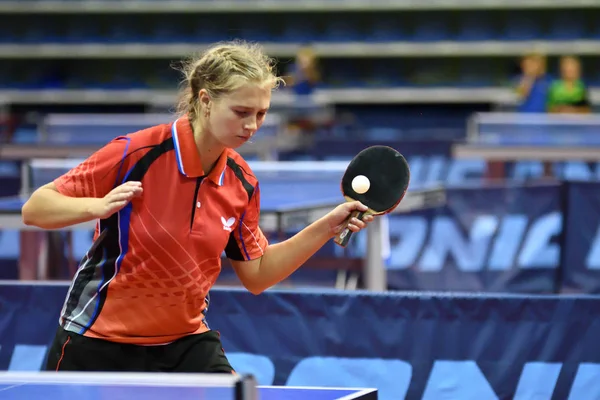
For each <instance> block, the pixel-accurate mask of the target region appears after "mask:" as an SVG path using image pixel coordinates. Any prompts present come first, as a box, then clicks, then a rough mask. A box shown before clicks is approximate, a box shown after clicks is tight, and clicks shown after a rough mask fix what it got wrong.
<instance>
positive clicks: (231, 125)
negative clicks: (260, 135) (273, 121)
mask: <svg viewBox="0 0 600 400" xmlns="http://www.w3.org/2000/svg"><path fill="white" fill-rule="evenodd" d="M270 104H271V86H270V85H269V84H262V85H260V84H252V83H249V84H246V85H244V86H242V87H240V88H239V89H237V90H235V91H233V92H231V93H228V94H226V95H224V96H222V97H220V98H218V99H217V100H216V101H211V102H210V109H209V117H208V121H207V124H208V129H209V131H210V132H211V133H212V135H213V136H214V137H215V139H217V140H218V141H219V142H220V143H221V144H223V145H224V146H225V147H229V148H233V149H234V148H237V147H240V146H241V145H243V144H244V143H246V142H247V141H248V140H249V139H250V138H251V137H252V136H254V134H255V133H256V131H258V129H259V128H260V127H261V125H262V124H263V122H264V120H265V117H266V115H267V110H268V109H269V106H270Z"/></svg>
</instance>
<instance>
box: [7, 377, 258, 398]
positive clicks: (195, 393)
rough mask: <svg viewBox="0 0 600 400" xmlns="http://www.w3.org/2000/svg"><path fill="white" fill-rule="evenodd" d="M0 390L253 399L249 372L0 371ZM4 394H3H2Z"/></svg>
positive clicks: (34, 394)
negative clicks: (217, 373) (247, 373)
mask: <svg viewBox="0 0 600 400" xmlns="http://www.w3.org/2000/svg"><path fill="white" fill-rule="evenodd" d="M0 391H2V392H3V393H6V395H5V397H6V396H8V398H12V399H37V398H42V397H40V395H41V393H45V394H44V397H43V398H60V399H66V398H73V397H78V398H82V397H81V396H82V394H83V398H85V399H92V398H94V399H95V398H116V397H119V398H136V397H140V398H147V399H159V398H170V397H171V396H173V395H175V396H181V397H184V398H198V399H205V398H218V399H223V400H256V399H257V396H258V389H257V382H256V379H255V378H254V377H253V376H252V375H239V374H238V375H227V374H221V375H215V374H181V375H179V374H166V373H119V374H115V373H109V372H93V373H90V372H60V373H58V374H57V373H55V372H48V371H42V372H14V371H6V372H0ZM3 398H4V397H3Z"/></svg>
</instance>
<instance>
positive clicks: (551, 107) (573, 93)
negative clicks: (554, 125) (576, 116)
mask: <svg viewBox="0 0 600 400" xmlns="http://www.w3.org/2000/svg"><path fill="white" fill-rule="evenodd" d="M547 108H548V111H549V112H552V113H588V112H590V101H589V96H588V89H587V87H586V85H585V83H584V82H583V81H582V79H581V63H580V62H579V59H578V58H576V57H574V56H564V57H562V58H561V59H560V79H557V80H555V81H554V82H552V84H551V85H550V89H549V91H548V103H547Z"/></svg>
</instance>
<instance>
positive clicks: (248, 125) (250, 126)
mask: <svg viewBox="0 0 600 400" xmlns="http://www.w3.org/2000/svg"><path fill="white" fill-rule="evenodd" d="M257 126H258V125H257V123H256V118H255V117H250V118H248V119H247V120H246V122H245V123H244V130H246V131H250V132H252V133H253V134H254V132H255V131H256V129H257Z"/></svg>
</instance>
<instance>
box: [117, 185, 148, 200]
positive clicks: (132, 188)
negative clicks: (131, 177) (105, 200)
mask: <svg viewBox="0 0 600 400" xmlns="http://www.w3.org/2000/svg"><path fill="white" fill-rule="evenodd" d="M142 192H143V188H142V183H141V182H125V183H124V184H122V185H120V186H118V187H116V188H114V189H113V190H112V192H110V195H111V198H112V196H115V198H116V199H124V198H125V197H122V196H121V195H123V194H125V195H126V196H127V198H129V199H131V198H133V197H137V196H141V195H142Z"/></svg>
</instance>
